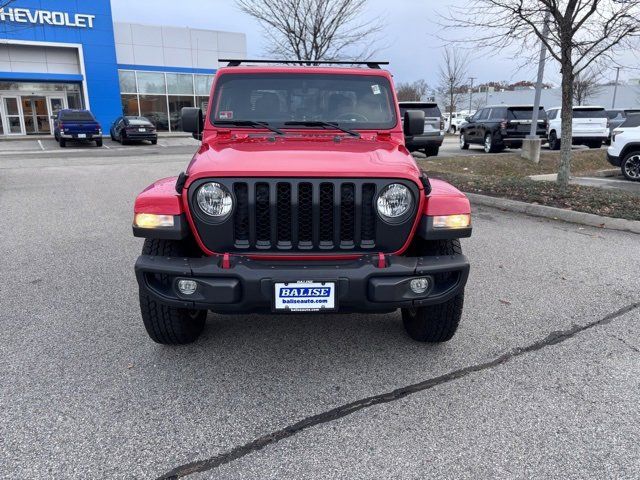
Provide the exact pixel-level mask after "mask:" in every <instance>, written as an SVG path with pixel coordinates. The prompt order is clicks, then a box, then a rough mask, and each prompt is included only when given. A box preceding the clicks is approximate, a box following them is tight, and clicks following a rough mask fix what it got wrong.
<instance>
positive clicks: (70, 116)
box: [60, 110, 95, 122]
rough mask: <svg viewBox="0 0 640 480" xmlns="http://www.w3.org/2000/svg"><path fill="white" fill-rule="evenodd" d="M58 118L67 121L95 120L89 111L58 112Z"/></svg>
mask: <svg viewBox="0 0 640 480" xmlns="http://www.w3.org/2000/svg"><path fill="white" fill-rule="evenodd" d="M60 120H67V121H69V122H93V121H95V120H94V118H93V115H91V112H87V111H82V110H80V111H78V112H73V111H68V112H60Z"/></svg>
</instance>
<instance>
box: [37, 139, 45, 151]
mask: <svg viewBox="0 0 640 480" xmlns="http://www.w3.org/2000/svg"><path fill="white" fill-rule="evenodd" d="M38 145H40V148H41V149H42V151H44V145H42V141H41V140H38Z"/></svg>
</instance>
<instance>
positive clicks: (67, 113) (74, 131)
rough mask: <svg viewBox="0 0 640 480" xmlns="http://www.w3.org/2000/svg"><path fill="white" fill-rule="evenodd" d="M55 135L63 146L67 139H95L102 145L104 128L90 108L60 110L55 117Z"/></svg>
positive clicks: (99, 145) (97, 143)
mask: <svg viewBox="0 0 640 480" xmlns="http://www.w3.org/2000/svg"><path fill="white" fill-rule="evenodd" d="M53 136H54V137H55V139H56V141H57V142H58V143H59V144H60V146H61V147H66V146H67V140H79V141H90V142H92V141H95V142H96V146H98V147H101V146H102V128H101V127H100V124H99V123H98V121H97V120H96V117H94V116H93V113H91V112H90V111H89V110H60V111H59V112H58V113H57V114H56V115H55V117H53Z"/></svg>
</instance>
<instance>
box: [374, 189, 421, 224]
mask: <svg viewBox="0 0 640 480" xmlns="http://www.w3.org/2000/svg"><path fill="white" fill-rule="evenodd" d="M377 204H378V213H379V214H380V215H381V216H382V218H385V219H389V220H397V219H399V218H400V217H402V216H403V215H405V214H406V213H407V212H409V210H411V207H412V205H413V196H412V195H411V191H410V190H409V189H408V188H407V187H405V186H404V185H400V184H399V183H392V184H391V185H387V186H386V187H384V189H382V191H381V192H380V195H378V202H377Z"/></svg>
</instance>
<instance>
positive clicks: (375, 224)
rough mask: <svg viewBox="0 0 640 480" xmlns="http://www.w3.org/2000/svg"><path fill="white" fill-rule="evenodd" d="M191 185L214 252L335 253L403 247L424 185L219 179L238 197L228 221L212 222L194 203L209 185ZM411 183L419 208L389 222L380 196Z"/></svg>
mask: <svg viewBox="0 0 640 480" xmlns="http://www.w3.org/2000/svg"><path fill="white" fill-rule="evenodd" d="M207 181H210V180H198V181H197V182H194V183H193V185H191V187H190V188H189V201H190V205H191V208H192V213H193V214H194V215H193V221H194V224H195V227H196V230H197V231H198V234H199V235H200V238H201V240H202V241H203V243H204V244H205V246H206V247H207V248H208V249H209V250H211V251H214V252H218V253H224V252H248V253H249V252H268V251H271V252H280V253H283V254H285V253H291V252H295V253H310V252H317V253H330V252H343V253H350V252H367V251H382V252H393V251H397V250H399V249H400V248H402V246H403V245H404V243H405V242H406V239H407V237H408V235H409V233H410V232H411V228H412V227H413V223H414V220H415V209H416V204H417V202H418V189H417V187H416V185H415V184H413V183H412V182H407V181H404V180H389V179H292V178H284V179H215V181H216V182H219V183H222V184H224V185H225V186H226V187H227V188H228V189H229V191H230V192H232V193H233V196H234V208H233V212H232V214H231V215H230V217H229V218H228V219H227V220H225V221H224V222H222V223H220V222H218V223H216V222H212V221H211V219H210V218H207V216H206V215H205V214H204V213H203V212H200V210H199V207H198V206H197V205H196V203H195V201H194V197H195V192H196V191H197V189H198V187H199V186H200V185H202V184H203V183H206V182H207ZM394 182H400V183H403V184H405V185H407V186H408V187H409V188H410V189H411V191H412V192H413V194H414V200H415V202H414V212H413V215H411V217H410V218H408V219H407V221H406V222H404V223H402V224H399V225H389V224H387V223H385V222H383V221H382V220H381V219H380V217H379V216H378V214H377V212H376V209H375V199H376V194H377V192H379V191H380V190H381V189H382V188H384V187H385V186H386V185H388V184H389V183H394Z"/></svg>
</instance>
